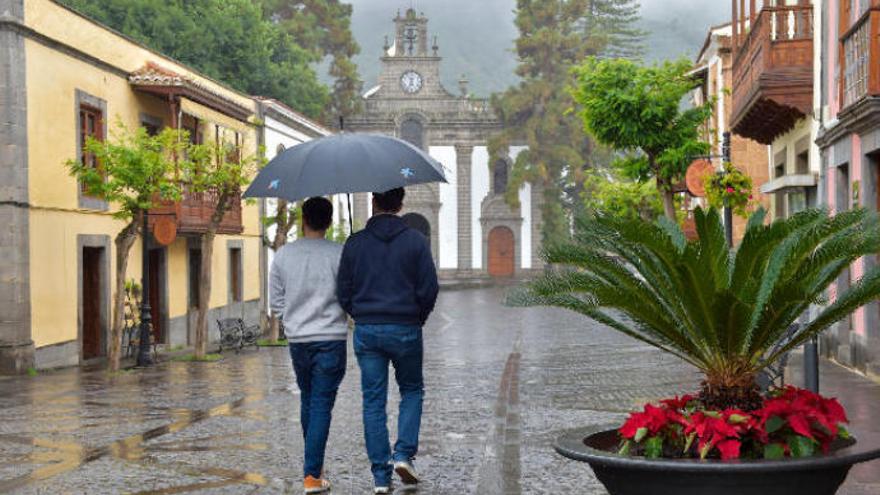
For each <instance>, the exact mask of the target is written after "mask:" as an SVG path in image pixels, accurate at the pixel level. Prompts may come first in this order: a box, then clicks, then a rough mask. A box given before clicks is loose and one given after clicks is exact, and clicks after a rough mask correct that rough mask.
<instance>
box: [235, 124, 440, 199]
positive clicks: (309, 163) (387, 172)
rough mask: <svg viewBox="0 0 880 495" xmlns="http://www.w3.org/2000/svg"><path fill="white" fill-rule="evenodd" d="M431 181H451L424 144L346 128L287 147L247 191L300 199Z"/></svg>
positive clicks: (257, 195) (260, 195) (254, 194)
mask: <svg viewBox="0 0 880 495" xmlns="http://www.w3.org/2000/svg"><path fill="white" fill-rule="evenodd" d="M427 182H446V175H445V174H444V171H443V165H441V164H440V162H438V161H437V160H435V159H433V158H431V157H430V156H428V154H427V153H425V152H424V151H422V150H420V149H419V148H416V147H415V146H413V145H411V144H409V143H407V142H406V141H403V140H400V139H397V138H393V137H390V136H383V135H379V134H347V133H342V134H336V135H333V136H327V137H324V138H320V139H315V140H313V141H308V142H306V143H302V144H298V145H296V146H294V147H292V148H289V149H287V150H285V151H283V152H281V153H280V154H279V155H278V156H276V157H275V158H274V159H272V161H270V162H269V164H268V165H266V167H265V168H263V170H261V171H260V173H259V174H257V177H256V178H255V179H254V181H253V182H252V183H251V185H250V187H248V189H247V191H245V194H244V196H245V197H246V198H282V199H286V200H288V201H299V200H301V199H305V198H309V197H313V196H328V195H330V194H338V193H354V192H384V191H388V190H390V189H394V188H397V187H406V186H412V185H415V184H423V183H427Z"/></svg>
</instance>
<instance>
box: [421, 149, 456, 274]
mask: <svg viewBox="0 0 880 495" xmlns="http://www.w3.org/2000/svg"><path fill="white" fill-rule="evenodd" d="M428 154H430V155H431V156H432V157H433V158H434V159H436V160H437V161H438V162H440V163H441V164H442V165H443V166H444V167H445V169H446V180H447V181H448V183H446V184H442V183H441V184H439V186H440V215H439V216H440V223H439V225H438V226H437V231H438V232H437V235H439V236H440V237H439V239H438V241H439V242H438V248H439V250H440V252H439V253H437V254H438V261H439V265H440V266H439V268H441V269H443V268H452V269H455V268H458V188H457V186H456V184H457V183H458V179H457V175H456V172H457V164H456V155H455V147H454V146H431V147H429V148H428Z"/></svg>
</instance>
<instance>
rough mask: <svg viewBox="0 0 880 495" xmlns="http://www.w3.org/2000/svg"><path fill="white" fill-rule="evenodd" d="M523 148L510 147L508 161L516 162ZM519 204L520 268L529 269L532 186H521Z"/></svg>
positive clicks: (530, 262) (530, 264)
mask: <svg viewBox="0 0 880 495" xmlns="http://www.w3.org/2000/svg"><path fill="white" fill-rule="evenodd" d="M525 149H526V147H525V146H511V147H510V159H511V160H514V161H515V160H516V157H517V156H518V155H519V154H520V153H521V152H522V151H523V150H525ZM519 204H520V211H521V212H522V213H521V214H522V219H523V222H522V227H521V228H520V233H519V240H520V245H519V249H520V260H521V261H520V268H523V269H529V268H531V267H532V185H531V184H529V183H525V184H523V186H522V187H521V188H520V189H519Z"/></svg>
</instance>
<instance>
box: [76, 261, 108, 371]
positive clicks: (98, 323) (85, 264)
mask: <svg viewBox="0 0 880 495" xmlns="http://www.w3.org/2000/svg"><path fill="white" fill-rule="evenodd" d="M103 265H104V248H97V247H84V248H82V280H81V283H82V287H81V290H82V299H81V308H80V317H81V318H82V358H83V360H89V359H94V358H98V357H102V356H104V354H105V352H104V350H105V348H106V346H105V343H106V335H105V332H104V309H105V308H103V302H104V297H103V294H104V287H103V279H104V276H103V275H104V274H103V271H104V270H103V268H104V266H103Z"/></svg>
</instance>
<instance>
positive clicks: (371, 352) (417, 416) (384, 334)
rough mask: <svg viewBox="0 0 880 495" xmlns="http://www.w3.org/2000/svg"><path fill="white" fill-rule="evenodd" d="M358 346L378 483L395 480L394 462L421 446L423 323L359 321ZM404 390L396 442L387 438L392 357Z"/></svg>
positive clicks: (371, 454) (367, 435)
mask: <svg viewBox="0 0 880 495" xmlns="http://www.w3.org/2000/svg"><path fill="white" fill-rule="evenodd" d="M354 352H355V355H356V356H357V360H358V365H360V368H361V391H362V392H363V396H364V437H365V440H366V442H367V456H369V458H370V464H371V465H372V466H371V469H372V471H373V479H374V481H375V483H376V486H388V485H389V483H390V482H391V472H392V466H391V464H390V462H391V461H392V460H394V461H408V460H411V459H412V458H413V457H415V455H416V452H418V450H419V427H420V426H421V422H422V400H423V398H424V395H425V385H424V380H423V378H422V329H421V328H420V327H418V326H410V325H357V326H356V327H355V330H354ZM389 362H390V363H391V364H392V365H394V378H395V379H396V380H397V387H398V389H399V390H400V411H399V415H398V418H397V443H395V444H394V454H393V456H392V453H391V445H390V444H389V441H388V424H387V423H388V416H387V414H386V411H385V405H386V403H387V401H388V363H389Z"/></svg>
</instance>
